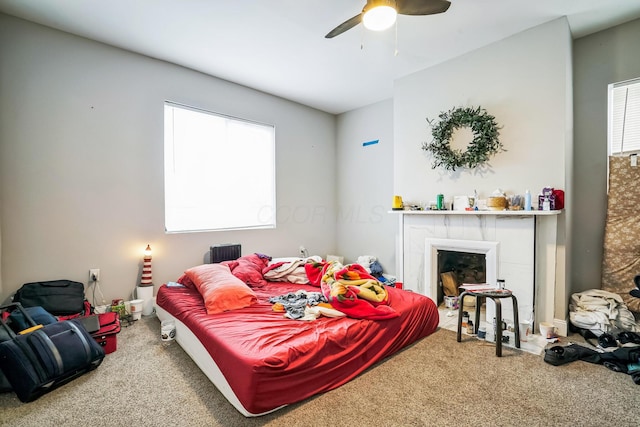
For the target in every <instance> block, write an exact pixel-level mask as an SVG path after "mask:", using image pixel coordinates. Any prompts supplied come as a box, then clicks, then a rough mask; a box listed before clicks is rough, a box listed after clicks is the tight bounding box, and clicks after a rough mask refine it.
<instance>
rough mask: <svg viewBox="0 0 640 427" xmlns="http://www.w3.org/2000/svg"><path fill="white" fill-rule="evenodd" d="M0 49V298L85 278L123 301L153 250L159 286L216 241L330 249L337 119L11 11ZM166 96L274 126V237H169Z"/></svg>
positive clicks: (280, 250)
mask: <svg viewBox="0 0 640 427" xmlns="http://www.w3.org/2000/svg"><path fill="white" fill-rule="evenodd" d="M0 52H1V55H2V56H1V60H0V90H1V93H2V96H1V98H0V110H1V111H2V114H1V115H0V202H1V205H0V231H1V236H2V262H1V277H2V289H1V291H2V292H1V295H0V296H1V297H2V299H4V298H6V297H7V296H8V295H9V294H10V293H11V292H13V291H15V290H16V289H17V288H18V287H20V286H21V285H22V284H23V283H25V282H29V281H37V280H50V279H59V278H68V279H72V280H77V281H80V282H85V283H86V282H87V278H88V270H89V269H90V268H100V269H101V279H102V280H101V282H102V283H101V286H102V290H103V293H104V295H105V299H106V301H107V302H110V300H111V299H112V298H116V297H122V298H129V297H130V294H131V291H132V290H133V289H134V288H135V286H136V284H137V283H138V280H139V275H140V272H141V263H142V251H143V250H144V248H145V246H146V245H147V244H148V243H149V244H151V246H152V249H153V281H154V284H155V285H156V287H158V286H159V285H160V284H162V283H164V282H166V281H169V280H175V279H177V277H178V276H179V275H180V274H181V273H182V271H184V270H185V269H186V268H189V267H191V266H193V265H197V264H200V263H202V262H203V261H204V260H205V258H206V254H207V251H208V248H209V246H210V245H212V244H216V243H226V242H238V243H241V244H242V249H243V253H245V254H246V253H251V252H255V251H258V252H263V253H267V254H269V255H272V256H292V255H294V256H295V255H297V254H298V247H299V246H300V245H304V246H305V247H306V248H307V249H308V250H309V252H310V254H321V255H324V254H327V253H332V252H334V250H335V246H334V242H335V235H334V230H335V211H336V209H335V187H336V174H335V158H336V150H335V135H336V118H335V116H333V115H330V114H327V113H323V112H320V111H317V110H314V109H311V108H308V107H305V106H301V105H299V104H295V103H292V102H290V101H286V100H283V99H281V98H277V97H274V96H271V95H268V94H265V93H261V92H258V91H255V90H251V89H248V88H245V87H242V86H238V85H235V84H232V83H229V82H226V81H223V80H220V79H216V78H213V77H210V76H207V75H204V74H201V73H198V72H195V71H192V70H188V69H185V68H182V67H179V66H176V65H172V64H168V63H165V62H161V61H157V60H154V59H150V58H148V57H144V56H140V55H137V54H133V53H129V52H126V51H123V50H119V49H116V48H113V47H109V46H106V45H103V44H100V43H97V42H93V41H89V40H86V39H83V38H79V37H75V36H72V35H69V34H66V33H62V32H59V31H55V30H52V29H48V28H45V27H42V26H39V25H35V24H31V23H28V22H26V21H22V20H18V19H15V18H12V17H9V16H6V15H0ZM165 100H171V101H175V102H180V103H184V104H188V105H195V106H197V107H200V108H204V109H208V110H211V111H216V112H220V113H224V114H228V115H232V116H237V117H242V118H246V119H250V120H255V121H259V122H263V123H271V124H274V125H275V128H276V138H277V146H276V162H277V204H278V226H277V229H275V230H255V231H233V232H212V233H191V234H170V235H168V234H165V233H164V217H163V212H164V196H163V102H164V101H165ZM238 173H239V174H241V173H242V171H241V170H239V171H238ZM224 184H225V185H231V186H232V185H233V177H230V179H229V181H228V182H226V183H224ZM236 208H237V207H236ZM89 292H90V293H91V290H90V291H89ZM98 302H100V301H98Z"/></svg>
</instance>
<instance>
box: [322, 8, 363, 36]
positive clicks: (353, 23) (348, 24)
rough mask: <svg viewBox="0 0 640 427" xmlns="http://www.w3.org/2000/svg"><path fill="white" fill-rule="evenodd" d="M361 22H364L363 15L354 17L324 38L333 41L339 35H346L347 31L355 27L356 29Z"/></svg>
mask: <svg viewBox="0 0 640 427" xmlns="http://www.w3.org/2000/svg"><path fill="white" fill-rule="evenodd" d="M361 22H362V13H360V14H358V15H356V16H354V17H353V18H351V19H348V20H346V21H344V22H343V23H342V24H340V25H338V26H337V27H335V28H334V29H333V30H331V31H329V33H328V34H327V35H326V36H324V37H325V38H326V39H332V38H334V37H335V36H338V35H340V34H342V33H344V32H345V31H347V30H350V29H352V28H353V27H355V26H356V25H358V24H359V23H361Z"/></svg>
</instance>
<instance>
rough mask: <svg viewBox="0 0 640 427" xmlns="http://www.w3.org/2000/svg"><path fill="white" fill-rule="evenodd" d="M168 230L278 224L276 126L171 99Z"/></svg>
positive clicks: (167, 135) (166, 141)
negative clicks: (276, 203)
mask: <svg viewBox="0 0 640 427" xmlns="http://www.w3.org/2000/svg"><path fill="white" fill-rule="evenodd" d="M164 123H165V124H164V126H165V128H164V193H165V229H166V231H167V232H168V233H179V232H191V231H210V230H230V229H246V228H274V227H275V222H276V218H275V199H276V197H275V187H276V186H275V129H274V127H273V126H270V125H264V124H259V123H254V122H250V121H247V120H241V119H236V118H233V117H227V116H223V115H220V114H215V113H211V112H208V111H203V110H198V109H196V108H191V107H186V106H183V105H178V104H173V103H169V102H166V103H165V106H164Z"/></svg>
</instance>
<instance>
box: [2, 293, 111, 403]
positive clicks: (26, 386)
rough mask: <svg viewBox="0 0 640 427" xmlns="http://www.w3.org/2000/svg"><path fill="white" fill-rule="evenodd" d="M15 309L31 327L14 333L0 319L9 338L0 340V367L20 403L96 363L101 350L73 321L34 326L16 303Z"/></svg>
mask: <svg viewBox="0 0 640 427" xmlns="http://www.w3.org/2000/svg"><path fill="white" fill-rule="evenodd" d="M13 305H14V304H12V305H10V306H13ZM0 308H6V307H0ZM17 308H18V309H19V310H21V311H22V315H23V316H24V317H25V318H26V319H27V321H28V322H29V323H30V324H31V325H33V326H32V327H31V328H29V329H27V330H25V331H22V332H20V333H19V334H17V335H16V334H15V333H14V332H13V331H12V330H11V328H9V326H8V325H7V324H6V323H5V322H4V321H1V323H2V327H3V328H4V329H5V330H6V331H7V332H8V333H9V335H10V336H11V337H12V338H11V339H10V340H8V341H5V342H2V343H0V369H2V371H3V372H4V374H5V376H6V377H7V379H8V380H9V383H10V384H11V386H12V388H13V391H15V393H16V394H17V395H18V398H19V399H20V400H21V401H22V402H30V401H32V400H35V399H37V398H38V397H40V396H42V395H43V394H45V393H47V392H49V391H51V390H53V389H55V388H57V387H59V386H60V385H62V384H66V383H67V382H69V381H71V380H73V379H75V378H77V377H79V376H81V375H83V374H85V373H87V372H89V371H91V370H93V369H95V368H97V367H98V366H100V363H102V360H103V359H104V355H105V352H104V350H103V349H102V347H101V346H100V345H99V344H98V343H97V342H96V341H95V340H94V339H93V338H92V337H91V335H89V333H88V332H87V331H86V330H85V329H84V328H83V327H82V326H81V325H80V324H78V323H76V321H74V320H65V321H61V322H56V323H52V324H49V325H44V326H43V325H38V324H35V322H33V319H31V317H30V316H29V315H28V314H27V313H26V311H24V309H23V308H22V307H21V306H20V305H17Z"/></svg>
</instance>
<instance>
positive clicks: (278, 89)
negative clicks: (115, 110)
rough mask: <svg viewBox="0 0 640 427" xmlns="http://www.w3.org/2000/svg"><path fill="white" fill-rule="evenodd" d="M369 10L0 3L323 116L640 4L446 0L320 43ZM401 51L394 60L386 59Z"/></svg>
mask: <svg viewBox="0 0 640 427" xmlns="http://www.w3.org/2000/svg"><path fill="white" fill-rule="evenodd" d="M365 3H366V1H365V0H319V1H318V0H316V1H310V0H269V1H266V0H108V1H98V0H0V12H4V13H6V14H9V15H14V16H17V17H20V18H23V19H26V20H29V21H33V22H36V23H39V24H42V25H46V26H49V27H53V28H57V29H60V30H63V31H67V32H69V33H72V34H77V35H80V36H83V37H87V38H89V39H93V40H97V41H101V42H104V43H107V44H110V45H113V46H117V47H121V48H123V49H127V50H131V51H134V52H138V53H141V54H144V55H148V56H150V57H153V58H158V59H162V60H165V61H169V62H173V63H175V64H179V65H183V66H185V67H189V68H192V69H194V70H198V71H201V72H203V73H207V74H210V75H213V76H216V77H219V78H222V79H225V80H229V81H232V82H236V83H239V84H242V85H245V86H248V87H251V88H254V89H258V90H261V91H264V92H268V93H271V94H274V95H277V96H281V97H283V98H287V99H290V100H293V101H296V102H299V103H301V104H305V105H308V106H311V107H314V108H317V109H319V110H323V111H327V112H329V113H334V114H338V113H342V112H345V111H349V110H352V109H354V108H358V107H362V106H364V105H368V104H371V103H373V102H377V101H380V100H383V99H387V98H390V97H391V96H392V90H393V81H394V79H397V78H399V77H402V76H405V75H407V74H411V73H413V72H415V71H418V70H421V69H424V68H426V67H429V66H432V65H434V64H437V63H440V62H443V61H445V60H447V59H450V58H453V57H455V56H458V55H461V54H463V53H466V52H469V51H471V50H474V49H477V48H479V47H481V46H485V45H487V44H490V43H493V42H495V41H497V40H501V39H503V38H506V37H509V36H510V35H512V34H515V33H518V32H521V31H523V30H525V29H527V28H531V27H534V26H537V25H539V24H542V23H544V22H547V21H550V20H553V19H556V18H559V17H562V16H567V19H568V22H569V25H570V27H571V30H572V34H573V37H574V38H578V37H581V36H584V35H587V34H590V33H593V32H596V31H600V30H602V29H605V28H608V27H611V26H614V25H618V24H621V23H624V22H627V21H631V20H633V19H636V18H640V0H451V7H450V8H449V10H448V11H447V12H445V13H443V14H439V15H431V16H403V15H400V16H399V17H398V22H397V45H396V31H395V30H394V28H393V27H392V28H391V29H390V30H387V31H385V32H382V33H373V32H370V31H366V30H364V29H363V27H362V25H358V26H357V27H355V28H353V29H351V30H349V31H347V32H346V33H344V34H342V35H339V36H337V37H335V38H333V39H325V38H324V35H325V34H326V33H328V32H329V31H330V30H331V29H333V28H334V27H335V26H337V25H338V24H340V23H342V22H343V21H345V20H347V19H349V18H351V17H353V16H355V15H357V14H358V13H359V12H360V11H361V10H362V7H363V6H364V4H365ZM396 49H397V55H396V54H394V52H395V50H396Z"/></svg>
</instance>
